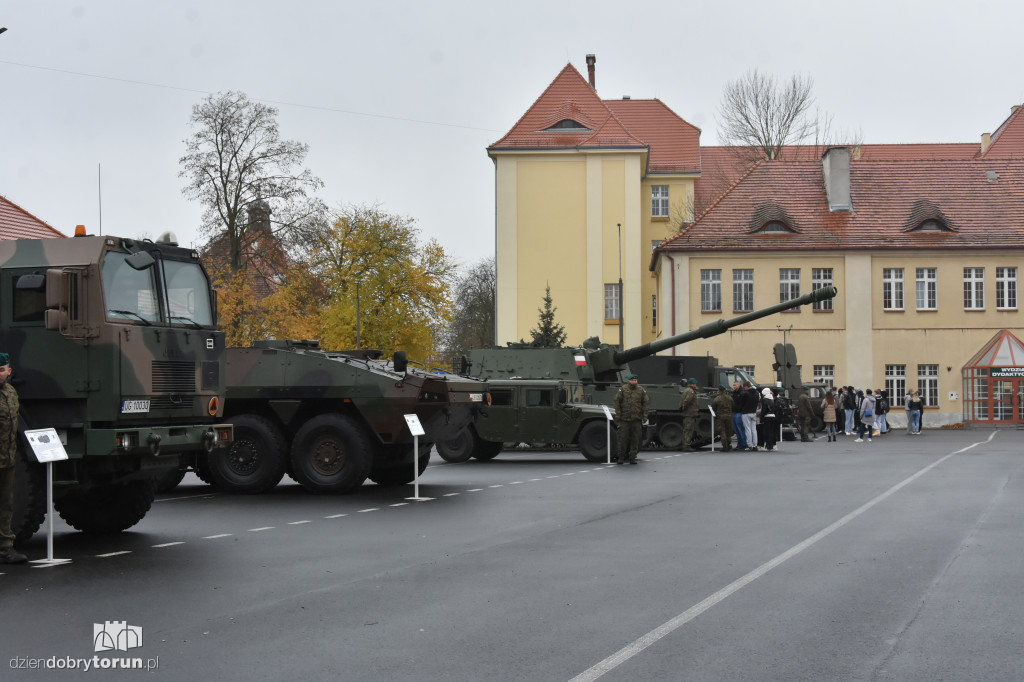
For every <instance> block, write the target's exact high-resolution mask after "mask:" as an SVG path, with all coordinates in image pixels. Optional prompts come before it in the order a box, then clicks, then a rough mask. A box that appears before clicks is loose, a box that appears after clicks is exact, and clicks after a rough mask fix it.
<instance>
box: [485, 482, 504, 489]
mask: <svg viewBox="0 0 1024 682" xmlns="http://www.w3.org/2000/svg"><path fill="white" fill-rule="evenodd" d="M487 487H488V488H503V487H504V485H503V484H501V483H499V484H498V485H489V486H487Z"/></svg>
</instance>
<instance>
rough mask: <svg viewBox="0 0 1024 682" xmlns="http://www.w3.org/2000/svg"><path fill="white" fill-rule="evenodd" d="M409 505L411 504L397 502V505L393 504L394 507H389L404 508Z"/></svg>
mask: <svg viewBox="0 0 1024 682" xmlns="http://www.w3.org/2000/svg"><path fill="white" fill-rule="evenodd" d="M407 504H409V503H408V502H396V503H395V504H392V505H389V506H391V507H404V506H406V505H407Z"/></svg>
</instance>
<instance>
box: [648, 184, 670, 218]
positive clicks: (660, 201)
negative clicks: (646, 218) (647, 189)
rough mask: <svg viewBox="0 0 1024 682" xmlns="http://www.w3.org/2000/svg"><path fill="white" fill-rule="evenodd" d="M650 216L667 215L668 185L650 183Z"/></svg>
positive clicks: (664, 216) (665, 216)
mask: <svg viewBox="0 0 1024 682" xmlns="http://www.w3.org/2000/svg"><path fill="white" fill-rule="evenodd" d="M651 217H652V218H667V217H668V185H651Z"/></svg>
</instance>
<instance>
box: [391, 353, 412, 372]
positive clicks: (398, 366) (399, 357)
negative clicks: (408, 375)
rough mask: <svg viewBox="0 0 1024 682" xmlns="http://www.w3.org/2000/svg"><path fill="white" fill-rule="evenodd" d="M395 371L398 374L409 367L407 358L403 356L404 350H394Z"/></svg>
mask: <svg viewBox="0 0 1024 682" xmlns="http://www.w3.org/2000/svg"><path fill="white" fill-rule="evenodd" d="M394 362H395V371H396V372H398V373H399V374H405V372H406V370H407V369H409V360H408V358H406V356H405V351H404V350H396V351H395V357H394Z"/></svg>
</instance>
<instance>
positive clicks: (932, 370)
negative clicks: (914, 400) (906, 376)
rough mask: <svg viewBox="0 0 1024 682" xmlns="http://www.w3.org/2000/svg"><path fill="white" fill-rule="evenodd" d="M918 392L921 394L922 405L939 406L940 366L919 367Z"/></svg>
mask: <svg viewBox="0 0 1024 682" xmlns="http://www.w3.org/2000/svg"><path fill="white" fill-rule="evenodd" d="M917 390H918V391H920V392H921V404H922V405H924V406H925V407H938V406H939V366H938V365H918V366H917Z"/></svg>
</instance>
